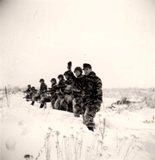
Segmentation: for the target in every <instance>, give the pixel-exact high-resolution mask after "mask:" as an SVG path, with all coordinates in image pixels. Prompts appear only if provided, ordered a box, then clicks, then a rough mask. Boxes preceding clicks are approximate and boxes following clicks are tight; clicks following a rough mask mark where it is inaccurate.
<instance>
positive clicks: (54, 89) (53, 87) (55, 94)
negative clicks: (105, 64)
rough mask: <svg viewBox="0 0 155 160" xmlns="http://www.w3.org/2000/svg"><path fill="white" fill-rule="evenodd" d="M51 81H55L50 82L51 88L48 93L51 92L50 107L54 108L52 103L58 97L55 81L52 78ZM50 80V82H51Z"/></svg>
mask: <svg viewBox="0 0 155 160" xmlns="http://www.w3.org/2000/svg"><path fill="white" fill-rule="evenodd" d="M52 80H53V81H55V82H54V83H52V86H51V89H50V94H51V104H52V108H54V104H55V102H56V100H57V98H58V96H57V93H56V91H57V82H56V79H52ZM52 80H51V82H52Z"/></svg>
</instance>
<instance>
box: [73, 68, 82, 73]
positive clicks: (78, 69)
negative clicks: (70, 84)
mask: <svg viewBox="0 0 155 160" xmlns="http://www.w3.org/2000/svg"><path fill="white" fill-rule="evenodd" d="M76 71H79V72H80V73H82V68H81V67H76V68H75V69H74V73H75V72H76Z"/></svg>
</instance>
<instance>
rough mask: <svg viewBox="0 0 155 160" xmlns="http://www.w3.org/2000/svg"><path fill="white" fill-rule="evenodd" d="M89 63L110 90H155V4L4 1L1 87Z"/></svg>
mask: <svg viewBox="0 0 155 160" xmlns="http://www.w3.org/2000/svg"><path fill="white" fill-rule="evenodd" d="M70 60H71V61H72V62H73V67H76V66H82V64H83V63H85V62H87V63H90V64H92V66H93V70H94V71H95V72H96V73H97V75H98V76H99V77H101V78H102V81H103V86H104V87H105V88H112V87H115V88H119V87H155V3H154V0H3V3H2V2H1V4H0V87H3V86H5V85H7V84H11V85H17V86H18V85H19V86H27V84H32V85H35V86H38V85H39V79H40V78H44V79H45V80H46V82H47V84H48V85H49V84H50V83H49V81H50V79H51V78H53V77H57V75H58V74H60V73H64V71H65V70H66V64H67V62H68V61H70Z"/></svg>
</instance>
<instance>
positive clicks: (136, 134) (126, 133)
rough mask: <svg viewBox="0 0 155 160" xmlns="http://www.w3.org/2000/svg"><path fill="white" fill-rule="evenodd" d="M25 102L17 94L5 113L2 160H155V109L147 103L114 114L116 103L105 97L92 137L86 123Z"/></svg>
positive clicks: (65, 113) (6, 106)
mask: <svg viewBox="0 0 155 160" xmlns="http://www.w3.org/2000/svg"><path fill="white" fill-rule="evenodd" d="M22 97H23V95H22V94H20V93H19V94H12V95H10V96H9V105H5V103H6V100H5V99H4V100H3V106H2V107H0V113H1V117H0V120H1V124H0V127H1V160H24V159H25V158H24V156H25V155H26V154H28V155H30V156H31V159H36V160H37V159H38V160H40V159H41V160H50V159H54V160H57V159H59V160H61V159H62V160H88V159H89V160H100V159H102V160H107V159H108V160H155V152H154V148H155V121H154V116H155V109H153V108H149V107H147V106H145V105H144V104H143V102H142V103H141V104H140V103H139V105H141V106H142V105H143V107H140V108H139V107H137V106H135V108H134V106H132V109H130V107H125V106H120V108H121V109H120V108H119V107H117V108H115V109H110V108H108V106H110V104H112V103H113V102H115V100H116V98H106V97H105V98H104V104H103V105H102V108H101V111H100V112H99V113H97V115H96V118H95V122H96V129H95V132H91V131H89V130H88V129H87V127H86V126H85V125H83V124H82V118H81V117H80V118H75V117H74V116H73V114H72V113H68V112H64V111H58V110H53V109H52V108H51V106H50V104H48V105H47V108H46V109H39V104H37V103H36V104H35V105H34V106H31V105H30V102H26V101H25V99H23V98H22ZM136 107H137V108H136ZM123 108H124V110H123ZM133 108H134V109H133ZM104 124H105V125H104Z"/></svg>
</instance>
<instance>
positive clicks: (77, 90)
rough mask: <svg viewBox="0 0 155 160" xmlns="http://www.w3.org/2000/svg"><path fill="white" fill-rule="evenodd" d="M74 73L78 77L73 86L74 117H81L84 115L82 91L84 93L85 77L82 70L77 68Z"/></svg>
mask: <svg viewBox="0 0 155 160" xmlns="http://www.w3.org/2000/svg"><path fill="white" fill-rule="evenodd" d="M74 73H75V75H76V78H75V81H74V85H73V95H74V102H75V105H74V108H73V111H74V116H75V117H80V114H82V104H83V102H82V91H83V75H82V68H81V67H76V68H75V69H74Z"/></svg>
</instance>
